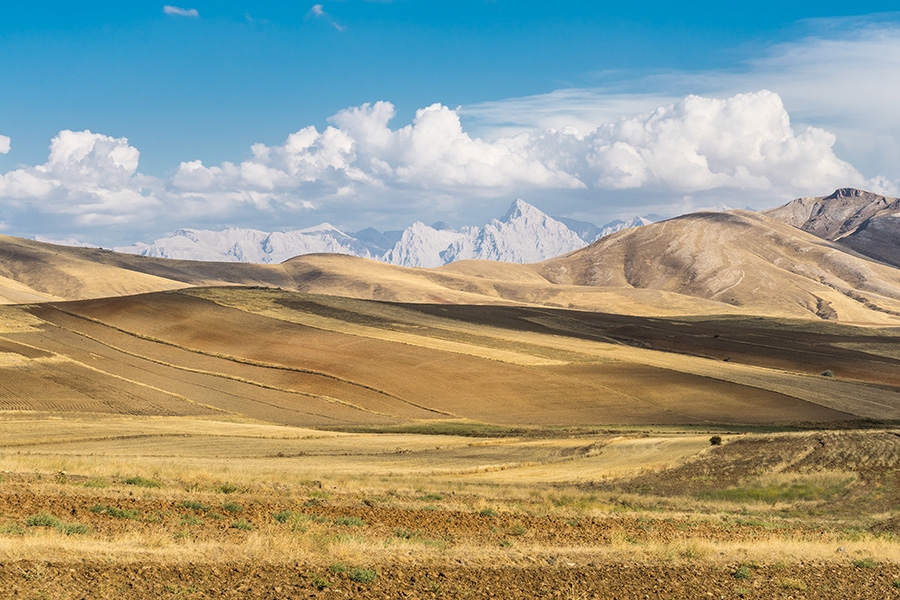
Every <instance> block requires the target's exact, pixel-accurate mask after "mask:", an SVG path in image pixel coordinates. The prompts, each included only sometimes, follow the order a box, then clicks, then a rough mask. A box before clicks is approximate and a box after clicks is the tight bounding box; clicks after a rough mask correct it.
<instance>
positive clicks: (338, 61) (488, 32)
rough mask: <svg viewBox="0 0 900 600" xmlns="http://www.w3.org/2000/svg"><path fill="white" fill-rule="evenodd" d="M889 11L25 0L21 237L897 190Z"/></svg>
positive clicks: (16, 217)
mask: <svg viewBox="0 0 900 600" xmlns="http://www.w3.org/2000/svg"><path fill="white" fill-rule="evenodd" d="M892 8H893V7H892V3H890V2H858V3H856V4H853V5H852V6H851V5H850V3H846V2H840V3H838V2H808V3H807V2H793V3H785V2H779V3H775V2H766V1H763V2H755V3H722V2H698V3H691V4H690V5H689V6H679V5H678V3H662V2H660V3H655V2H645V3H641V4H639V5H633V4H631V3H604V2H566V1H557V2H552V3H547V2H540V3H539V2H522V1H518V2H514V1H504V0H495V1H488V0H463V1H456V2H440V1H425V0H405V1H404V0H395V1H393V2H390V1H383V2H375V1H372V2H365V1H361V0H346V1H342V2H339V1H335V2H322V3H315V2H307V3H302V2H252V3H251V2H238V1H215V2H213V1H209V2H190V3H184V2H180V3H176V4H168V5H167V4H166V3H164V2H162V3H157V2H144V1H135V2H128V3H122V2H82V3H72V2H40V1H38V2H32V3H13V2H4V3H2V18H0V232H3V233H7V234H11V235H22V236H34V235H42V236H46V237H51V238H57V239H58V238H63V237H76V238H79V239H82V240H85V241H91V242H94V243H98V244H103V245H114V244H125V243H130V242H134V241H139V240H140V241H150V240H152V239H153V238H154V237H161V236H162V235H164V234H166V233H167V232H169V231H170V230H171V229H173V228H176V227H196V228H214V229H215V228H221V227H225V226H245V227H256V228H260V229H264V230H269V231H271V230H278V229H296V228H301V227H307V226H311V225H315V224H317V223H320V222H322V221H329V222H331V223H333V224H334V225H336V226H338V227H341V228H343V229H346V230H353V229H355V228H361V227H364V226H367V225H373V226H375V227H378V228H381V229H389V228H398V227H403V226H405V225H408V224H410V223H411V222H413V221H415V220H423V221H425V222H430V221H434V220H439V219H440V220H444V221H448V222H450V223H451V224H453V225H463V224H480V223H483V222H484V221H485V220H487V219H488V218H490V217H492V216H499V215H501V214H502V213H503V211H504V210H505V208H506V206H507V205H508V204H509V203H510V202H511V201H512V200H513V199H515V198H516V197H522V198H524V199H525V200H527V201H529V202H532V203H533V204H535V205H537V206H538V207H539V208H541V209H542V210H544V211H545V212H548V213H550V214H556V215H560V216H570V217H575V218H581V219H585V220H591V221H595V222H600V223H602V222H605V221H607V220H610V219H613V218H618V217H628V216H632V215H634V214H646V213H650V212H654V213H661V214H676V213H679V212H683V211H686V210H692V209H696V208H701V207H706V206H715V205H720V204H727V205H729V206H735V207H744V206H751V207H753V208H762V207H766V206H773V205H776V204H781V203H783V202H785V201H787V200H789V199H791V198H792V197H795V196H798V195H806V194H815V195H821V194H827V193H830V192H831V191H832V189H833V188H834V187H836V186H839V185H854V186H860V187H867V188H869V189H875V190H878V191H883V192H886V193H893V194H896V193H897V191H898V190H897V187H898V183H900V115H898V111H897V109H896V98H897V97H900V94H898V92H900V41H898V40H900V13H896V12H893V13H892V12H890V11H891V9H892Z"/></svg>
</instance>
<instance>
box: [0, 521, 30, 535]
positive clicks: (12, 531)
mask: <svg viewBox="0 0 900 600" xmlns="http://www.w3.org/2000/svg"><path fill="white" fill-rule="evenodd" d="M0 535H25V528H24V527H22V526H21V525H19V524H18V523H4V524H3V525H0Z"/></svg>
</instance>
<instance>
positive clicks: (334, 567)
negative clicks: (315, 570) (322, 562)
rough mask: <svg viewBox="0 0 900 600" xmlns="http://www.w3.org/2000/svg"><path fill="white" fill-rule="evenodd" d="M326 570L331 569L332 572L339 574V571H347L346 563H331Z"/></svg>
mask: <svg viewBox="0 0 900 600" xmlns="http://www.w3.org/2000/svg"><path fill="white" fill-rule="evenodd" d="M328 570H329V571H331V572H332V573H335V574H338V575H339V574H341V573H346V572H347V565H345V564H344V563H339V562H338V563H331V565H330V566H329V567H328Z"/></svg>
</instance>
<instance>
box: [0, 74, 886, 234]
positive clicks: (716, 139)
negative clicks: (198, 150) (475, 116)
mask: <svg viewBox="0 0 900 600" xmlns="http://www.w3.org/2000/svg"><path fill="white" fill-rule="evenodd" d="M394 117H395V110H394V106H393V105H392V104H390V103H389V102H375V103H373V104H363V105H361V106H357V107H352V108H348V109H346V110H343V111H341V112H339V113H337V114H336V115H334V116H333V117H332V118H331V119H330V124H329V125H328V126H327V127H325V128H324V129H321V130H320V129H319V128H316V127H314V126H307V127H304V128H302V129H299V130H298V131H296V132H294V133H291V134H290V135H288V136H287V138H286V139H285V141H284V142H283V143H281V144H276V145H271V146H269V145H265V144H254V145H253V146H252V147H251V148H250V152H249V154H248V157H247V158H246V160H244V161H242V162H223V163H221V164H218V165H207V164H204V163H203V161H201V160H192V161H187V162H183V163H181V164H180V165H179V167H178V169H177V171H176V172H175V174H174V175H173V176H172V177H171V178H169V179H167V180H161V179H156V178H153V177H148V176H145V175H143V174H141V173H140V171H139V159H140V153H139V151H138V150H137V148H135V147H133V146H131V145H130V144H129V143H128V140H127V139H126V138H114V137H110V136H106V135H102V134H98V133H93V132H91V131H69V130H64V131H60V132H59V134H57V136H56V137H54V138H53V140H52V142H51V144H50V152H49V156H48V159H47V161H46V162H45V163H44V164H41V165H36V166H33V167H20V168H18V169H15V170H12V171H9V172H7V173H5V174H2V175H0V206H2V207H4V208H5V209H7V210H13V211H16V210H20V211H22V212H29V211H30V213H32V214H33V213H35V212H37V213H43V214H48V215H65V216H67V218H69V220H70V221H71V222H73V223H75V224H76V225H79V226H82V227H94V226H101V225H108V224H118V223H131V224H135V226H137V224H140V225H141V226H143V227H145V228H146V227H148V226H149V225H148V224H151V223H154V222H159V223H163V222H165V225H162V224H160V226H159V227H160V228H161V229H165V228H170V227H183V226H196V224H197V223H198V221H201V222H203V221H209V220H211V219H216V220H217V221H218V222H221V221H226V222H231V223H234V224H242V221H241V219H246V218H247V216H248V215H257V217H259V215H270V218H271V219H277V218H278V216H280V217H282V218H285V217H287V218H290V219H296V220H300V219H303V220H308V219H311V218H315V217H311V216H303V217H300V216H297V215H298V213H300V212H303V211H308V210H315V211H317V212H318V213H320V214H322V215H329V216H328V218H329V219H334V218H337V219H338V223H340V222H341V221H342V220H343V219H344V218H346V217H341V216H340V215H350V218H352V215H353V214H357V213H362V212H365V213H368V214H372V213H381V214H385V213H393V214H398V215H403V216H402V217H400V218H401V219H402V220H403V221H405V222H410V221H413V220H416V219H419V218H421V216H420V213H421V211H422V209H423V207H427V208H428V209H433V208H434V206H435V205H436V204H441V205H442V206H444V207H445V208H446V207H448V206H450V207H452V209H453V210H456V211H457V212H463V213H465V212H469V211H471V210H475V209H476V208H479V207H480V206H481V205H483V204H484V199H486V198H508V197H510V196H513V197H514V196H516V195H520V196H528V197H531V196H534V195H536V194H539V193H543V194H544V197H552V198H556V199H557V200H559V201H567V202H570V205H573V204H572V202H575V203H580V204H579V205H578V206H576V208H578V209H579V210H591V206H593V207H594V209H599V210H598V212H599V211H601V210H603V207H602V205H601V203H602V202H604V198H606V200H605V201H606V202H609V200H608V199H609V198H613V199H614V200H613V201H614V202H621V201H620V200H616V198H618V197H619V196H620V195H621V194H625V193H627V192H626V191H627V190H640V191H641V195H643V196H646V197H647V198H653V199H655V200H656V201H659V199H660V198H667V199H668V200H666V201H667V202H668V203H669V205H671V203H672V202H673V201H674V199H675V198H679V197H685V198H686V197H690V196H691V195H693V194H699V195H701V196H703V195H704V194H706V195H709V194H720V195H724V196H727V197H728V198H729V199H730V200H729V201H730V202H733V201H736V202H737V203H739V205H746V204H750V203H751V200H750V199H751V198H752V199H753V202H754V203H757V204H759V202H758V200H760V199H765V201H766V202H767V203H768V204H767V205H768V206H771V205H774V204H776V203H778V202H783V201H787V200H789V199H791V198H793V197H797V196H801V195H818V194H824V193H828V192H830V191H831V190H833V189H835V188H837V187H845V186H854V187H862V188H866V189H870V190H873V191H880V192H884V193H892V192H894V189H893V188H892V186H891V184H890V183H888V182H887V181H885V180H884V179H882V178H866V177H864V176H863V175H861V174H860V172H859V171H858V170H857V169H856V168H855V167H854V166H853V165H851V164H850V163H849V162H847V161H844V160H842V159H841V158H839V157H838V156H837V155H836V154H835V152H834V145H835V140H836V137H835V135H834V134H833V133H831V132H829V131H826V130H825V129H822V128H816V127H809V126H803V127H799V128H797V129H795V128H794V126H793V125H792V123H791V118H790V115H789V114H788V111H787V110H786V108H785V106H784V103H783V102H782V99H781V97H780V96H779V95H778V94H776V93H774V92H771V91H767V90H761V91H757V92H752V93H744V94H735V95H731V96H728V97H721V98H715V97H703V96H695V95H691V96H686V97H683V98H681V99H679V100H677V101H675V102H671V103H667V104H664V105H662V106H658V107H657V108H655V109H654V110H650V111H647V112H645V113H643V114H638V115H630V116H624V117H622V118H619V119H616V120H610V121H607V122H603V123H600V124H599V126H596V127H594V128H593V129H590V130H586V131H582V130H579V129H578V128H576V127H561V128H558V129H546V130H544V131H541V132H535V131H520V132H516V133H515V134H513V135H501V136H498V137H495V138H493V139H484V138H481V137H477V136H474V135H472V134H470V133H469V132H468V131H466V129H465V128H464V127H463V124H462V122H461V121H460V116H459V110H458V109H452V108H450V107H447V106H444V105H441V104H433V105H431V106H427V107H425V108H422V109H420V110H418V111H417V112H416V114H415V117H414V118H413V119H412V121H411V122H409V123H407V124H405V125H402V126H392V121H393V119H394ZM568 199H575V200H571V201H570V200H568ZM698 201H702V200H698ZM644 202H645V203H648V201H647V200H646V199H645V200H644ZM13 214H14V213H13ZM276 215H278V216H276ZM5 216H6V217H7V218H9V217H8V215H5ZM259 218H261V217H259ZM257 222H259V221H257ZM273 227H277V225H276V226H273ZM73 231H74V230H73ZM69 234H70V233H67V235H69Z"/></svg>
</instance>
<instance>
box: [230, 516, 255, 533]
mask: <svg viewBox="0 0 900 600" xmlns="http://www.w3.org/2000/svg"><path fill="white" fill-rule="evenodd" d="M231 528H232V529H240V530H241V531H253V523H251V522H250V521H245V520H243V519H241V520H240V521H235V522H234V523H232V524H231Z"/></svg>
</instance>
